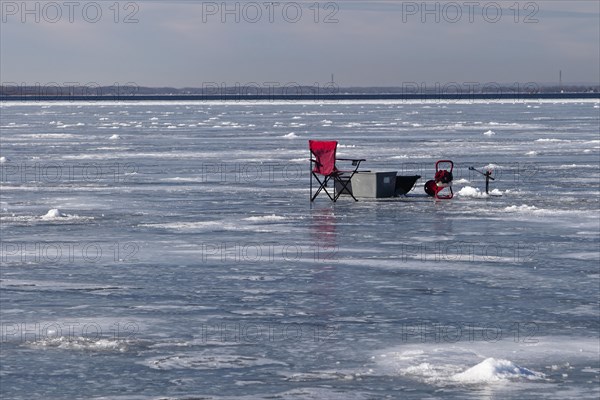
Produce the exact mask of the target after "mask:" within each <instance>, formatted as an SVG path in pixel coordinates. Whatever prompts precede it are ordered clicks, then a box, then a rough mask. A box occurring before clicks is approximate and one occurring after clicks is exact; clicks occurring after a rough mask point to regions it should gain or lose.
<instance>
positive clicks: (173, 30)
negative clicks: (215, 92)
mask: <svg viewBox="0 0 600 400" xmlns="http://www.w3.org/2000/svg"><path fill="white" fill-rule="evenodd" d="M0 10H1V12H2V15H1V20H0V81H1V82H2V84H4V85H7V84H8V85H14V84H19V85H36V84H38V85H50V84H58V85H67V84H72V83H78V84H81V85H90V84H99V85H115V84H116V85H126V84H135V85H138V86H153V87H163V86H169V87H202V86H214V85H225V86H227V87H232V86H234V85H236V84H241V85H248V84H258V85H259V86H286V85H294V84H300V85H309V86H317V85H318V86H324V85H327V84H328V83H329V82H330V81H331V74H334V80H335V83H336V85H338V86H341V87H350V86H403V85H405V86H406V85H414V84H418V85H421V86H423V85H426V86H427V87H434V86H435V85H436V84H437V85H442V86H443V85H449V84H453V83H457V84H459V85H462V86H465V85H471V86H474V87H475V86H478V85H479V86H483V85H486V84H489V83H503V84H507V83H510V84H518V85H521V86H524V85H526V84H527V83H529V82H537V83H558V79H559V71H560V70H562V77H563V82H564V83H566V84H568V83H579V82H586V83H595V84H599V83H600V1H598V0H566V1H559V0H537V1H518V0H510V1H502V0H496V1H486V0H479V1H470V0H458V1H423V0H419V1H386V0H383V1H378V0H344V1H334V2H328V1H321V2H317V1H314V0H311V1H285V0H278V1H277V2H275V3H273V2H266V1H265V0H260V1H222V0H221V1H215V2H212V1H185V0H170V1H169V0H137V1H118V2H117V1H116V0H109V1H104V0H97V1H76V0H72V1H67V0H57V1H26V2H23V1H22V0H19V1H6V0H0Z"/></svg>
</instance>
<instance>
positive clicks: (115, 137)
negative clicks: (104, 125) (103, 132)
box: [108, 133, 121, 140]
mask: <svg viewBox="0 0 600 400" xmlns="http://www.w3.org/2000/svg"><path fill="white" fill-rule="evenodd" d="M108 139H110V140H119V139H121V136H119V135H117V134H116V133H115V134H114V135H112V136H111V137H109V138H108Z"/></svg>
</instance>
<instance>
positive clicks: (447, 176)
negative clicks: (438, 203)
mask: <svg viewBox="0 0 600 400" xmlns="http://www.w3.org/2000/svg"><path fill="white" fill-rule="evenodd" d="M440 164H447V165H448V167H447V168H445V169H442V168H440ZM453 169H454V163H453V162H452V161H450V160H439V161H438V162H436V163H435V176H434V177H433V179H432V180H429V181H427V182H425V193H427V194H428V195H430V196H432V197H435V198H436V199H451V198H452V197H454V192H452V179H454V178H453V176H452V170H453ZM446 188H448V190H446V191H445V193H442V194H440V193H441V192H442V191H444V189H446Z"/></svg>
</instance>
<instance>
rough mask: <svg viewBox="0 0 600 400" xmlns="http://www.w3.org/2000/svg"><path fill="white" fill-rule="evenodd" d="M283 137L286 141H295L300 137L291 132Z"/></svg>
mask: <svg viewBox="0 0 600 400" xmlns="http://www.w3.org/2000/svg"><path fill="white" fill-rule="evenodd" d="M282 137H283V138H286V139H295V138H297V137H298V135H296V134H295V133H294V132H290V133H288V134H287V135H283V136H282Z"/></svg>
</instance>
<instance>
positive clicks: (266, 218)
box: [244, 214, 287, 222]
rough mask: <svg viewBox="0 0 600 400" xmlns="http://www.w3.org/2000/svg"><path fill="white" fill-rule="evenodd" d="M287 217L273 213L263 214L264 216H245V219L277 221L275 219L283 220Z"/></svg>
mask: <svg viewBox="0 0 600 400" xmlns="http://www.w3.org/2000/svg"><path fill="white" fill-rule="evenodd" d="M285 219H287V218H286V217H282V216H280V215H275V214H271V215H262V216H256V217H248V218H244V221H251V222H275V221H283V220H285Z"/></svg>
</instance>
